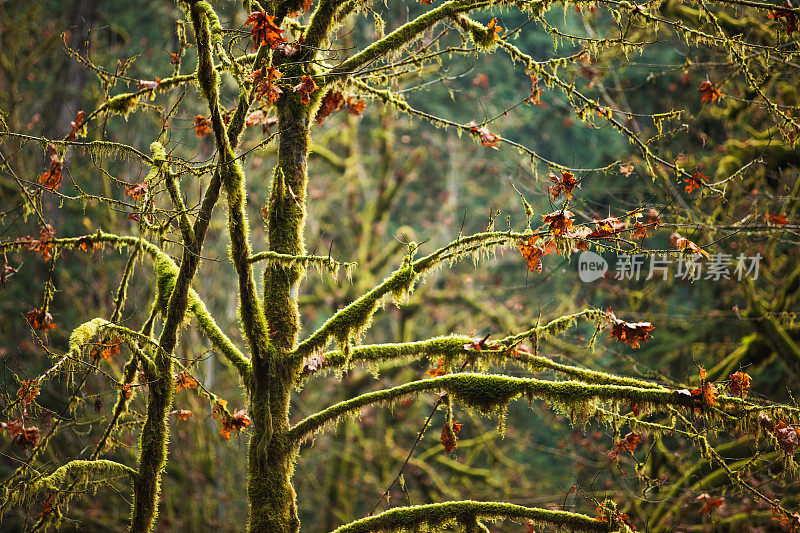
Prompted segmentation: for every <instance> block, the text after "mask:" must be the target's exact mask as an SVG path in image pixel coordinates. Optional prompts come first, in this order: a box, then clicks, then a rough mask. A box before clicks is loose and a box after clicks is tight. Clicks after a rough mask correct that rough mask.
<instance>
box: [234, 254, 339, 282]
mask: <svg viewBox="0 0 800 533" xmlns="http://www.w3.org/2000/svg"><path fill="white" fill-rule="evenodd" d="M248 261H249V262H251V263H257V262H259V261H265V262H266V263H267V265H268V266H273V265H277V266H281V267H283V268H294V267H301V268H303V269H305V268H307V267H309V266H314V267H316V268H317V269H319V270H320V271H325V272H328V273H329V274H330V275H331V276H334V277H335V276H337V275H338V274H339V269H340V268H342V267H344V268H345V271H346V275H347V277H348V278H349V277H350V275H351V271H352V269H353V267H354V266H355V263H340V262H339V261H335V260H333V259H331V258H330V257H326V256H322V255H290V254H281V253H278V252H275V251H272V250H269V251H266V252H259V253H257V254H254V255H252V256H250V257H249V258H248Z"/></svg>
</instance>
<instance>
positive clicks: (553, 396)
mask: <svg viewBox="0 0 800 533" xmlns="http://www.w3.org/2000/svg"><path fill="white" fill-rule="evenodd" d="M426 391H441V392H446V393H448V394H450V395H452V397H453V398H454V399H455V400H456V401H457V402H459V403H461V404H463V405H464V406H465V407H471V408H474V409H477V410H478V411H480V412H482V413H492V412H496V411H498V410H501V409H502V408H504V407H505V406H506V405H507V404H508V403H509V402H510V401H511V400H512V399H514V398H516V397H518V396H520V395H525V396H526V397H527V398H528V399H529V400H532V399H533V398H541V399H543V400H546V401H549V402H552V403H555V404H558V405H561V406H563V407H565V408H567V409H568V410H570V411H573V412H574V413H575V414H576V417H579V418H586V417H588V416H590V415H591V414H592V412H593V408H592V406H591V403H592V402H630V403H637V404H639V405H640V406H652V409H653V410H657V409H658V408H659V407H664V406H683V407H688V406H692V407H701V406H702V403H701V400H699V399H697V398H695V397H693V396H692V395H690V394H688V393H686V394H684V393H682V392H680V391H671V390H666V389H664V390H661V389H653V388H643V387H631V386H625V385H595V384H587V383H581V382H579V381H547V380H541V379H535V378H515V377H510V376H497V375H486V374H474V373H461V374H450V375H447V376H442V377H438V378H433V379H425V380H421V381H412V382H410V383H406V384H404V385H399V386H397V387H394V388H391V389H385V390H380V391H376V392H370V393H367V394H363V395H361V396H358V397H356V398H353V399H351V400H347V401H344V402H340V403H338V404H336V405H333V406H331V407H328V408H327V409H325V410H323V411H320V412H319V413H316V414H314V415H311V416H309V417H308V418H306V419H305V420H303V421H301V422H299V423H298V424H297V425H296V426H294V427H293V428H292V430H291V432H290V433H291V437H292V439H294V440H296V441H301V440H302V439H305V438H307V437H308V436H309V435H311V434H312V433H314V432H316V431H319V430H320V429H322V427H323V426H325V425H327V424H331V423H334V422H336V421H337V420H339V419H340V418H342V417H344V416H348V415H355V414H356V413H358V412H359V411H360V410H361V409H363V408H364V407H366V406H368V405H374V404H379V403H391V402H393V401H395V400H397V399H399V398H402V397H404V396H409V395H412V394H417V393H420V392H426ZM717 401H718V405H719V407H720V408H725V407H727V406H730V407H733V408H734V409H735V408H736V407H741V406H742V405H743V402H742V401H741V400H739V399H737V398H728V397H719V398H718V400H717ZM643 408H644V407H643Z"/></svg>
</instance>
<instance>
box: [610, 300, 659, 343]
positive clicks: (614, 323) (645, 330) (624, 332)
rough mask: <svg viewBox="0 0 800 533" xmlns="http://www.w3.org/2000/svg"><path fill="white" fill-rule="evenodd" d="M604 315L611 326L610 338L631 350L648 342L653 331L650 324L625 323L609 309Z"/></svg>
mask: <svg viewBox="0 0 800 533" xmlns="http://www.w3.org/2000/svg"><path fill="white" fill-rule="evenodd" d="M605 315H606V318H607V319H608V321H609V323H610V325H611V338H615V339H617V340H618V341H619V342H624V343H625V344H627V345H628V346H630V347H631V348H639V343H640V342H647V341H648V340H650V332H651V331H653V329H655V328H654V326H653V324H651V323H650V322H625V321H624V320H620V319H618V318H617V317H616V315H615V314H614V313H613V311H611V309H609V310H608V311H606V313H605Z"/></svg>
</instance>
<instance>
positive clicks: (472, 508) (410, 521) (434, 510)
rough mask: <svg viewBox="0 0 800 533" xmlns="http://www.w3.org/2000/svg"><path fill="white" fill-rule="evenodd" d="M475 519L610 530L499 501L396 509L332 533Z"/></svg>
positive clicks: (557, 513) (361, 532) (586, 520)
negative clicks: (524, 521) (523, 521)
mask: <svg viewBox="0 0 800 533" xmlns="http://www.w3.org/2000/svg"><path fill="white" fill-rule="evenodd" d="M477 519H486V520H499V519H508V520H515V521H522V520H530V521H532V522H534V523H535V524H537V525H540V526H556V527H558V528H565V529H569V530H575V531H612V530H613V527H612V525H610V524H608V523H607V522H603V521H600V520H596V519H594V518H592V517H589V516H586V515H582V514H577V513H570V512H567V511H550V510H546V509H537V508H535V507H522V506H521V505H514V504H511V503H500V502H475V501H469V500H467V501H461V502H444V503H432V504H428V505H415V506H412V507H399V508H396V509H391V510H389V511H386V512H383V513H381V514H379V515H377V516H371V517H368V518H362V519H361V520H357V521H355V522H351V523H350V524H346V525H343V526H341V527H340V528H338V529H336V530H335V531H334V532H333V533H366V532H369V531H405V530H411V531H416V530H417V529H418V528H419V527H420V526H428V527H431V528H434V529H438V528H441V527H444V526H446V525H451V524H458V525H461V526H462V527H463V526H467V525H469V524H470V522H473V523H474V521H475V520H477Z"/></svg>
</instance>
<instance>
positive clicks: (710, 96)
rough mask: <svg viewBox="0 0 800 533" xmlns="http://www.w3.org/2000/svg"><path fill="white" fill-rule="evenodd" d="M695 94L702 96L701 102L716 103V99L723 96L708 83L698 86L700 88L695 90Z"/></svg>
mask: <svg viewBox="0 0 800 533" xmlns="http://www.w3.org/2000/svg"><path fill="white" fill-rule="evenodd" d="M697 92H699V93H700V94H702V95H703V97H702V98H701V99H700V101H701V102H716V100H717V98H720V97H722V96H725V95H724V94H723V93H721V92H719V90H717V88H716V87H714V84H713V83H711V82H710V81H704V82H703V83H701V84H700V88H699V89H697Z"/></svg>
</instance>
